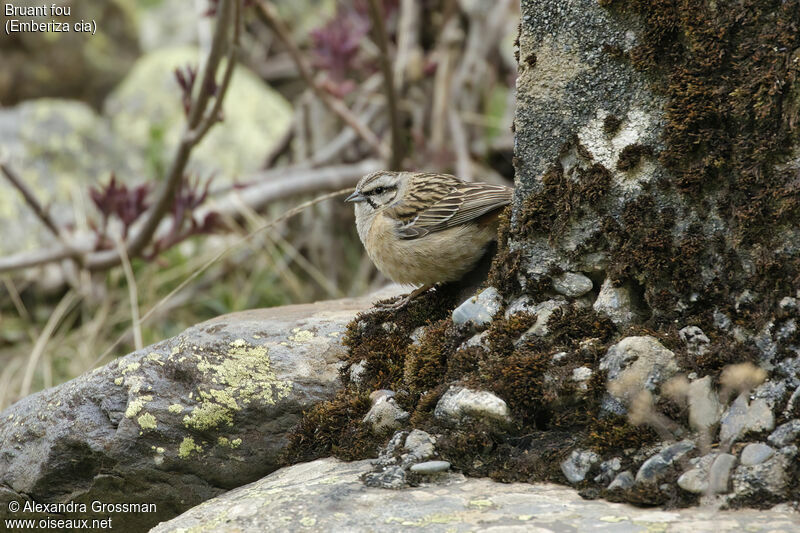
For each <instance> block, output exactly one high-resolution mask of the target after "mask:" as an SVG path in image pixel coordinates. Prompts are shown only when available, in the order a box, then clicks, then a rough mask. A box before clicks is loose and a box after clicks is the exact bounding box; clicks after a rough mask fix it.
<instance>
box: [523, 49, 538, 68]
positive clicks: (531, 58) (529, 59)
mask: <svg viewBox="0 0 800 533" xmlns="http://www.w3.org/2000/svg"><path fill="white" fill-rule="evenodd" d="M525 64H526V65H528V67H529V68H533V67H535V66H536V54H533V53H530V54H528V55H527V56H525Z"/></svg>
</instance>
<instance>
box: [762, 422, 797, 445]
mask: <svg viewBox="0 0 800 533" xmlns="http://www.w3.org/2000/svg"><path fill="white" fill-rule="evenodd" d="M797 437H800V419H798V418H796V419H794V420H790V421H788V422H786V423H785V424H781V425H780V426H778V427H777V429H775V431H773V432H772V434H771V435H770V436H769V438H768V439H767V440H768V441H770V442H771V443H772V444H774V445H775V446H778V447H779V448H782V447H784V446H786V445H788V444H791V442H792V441H794V440H795V439H796V438H797Z"/></svg>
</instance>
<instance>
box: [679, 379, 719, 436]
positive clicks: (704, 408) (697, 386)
mask: <svg viewBox="0 0 800 533" xmlns="http://www.w3.org/2000/svg"><path fill="white" fill-rule="evenodd" d="M686 401H687V402H688V404H689V425H690V426H691V428H692V429H693V430H695V431H708V430H709V429H710V428H711V427H713V426H715V425H716V424H717V423H718V422H719V419H720V416H721V415H722V406H721V405H720V403H719V399H718V398H717V393H716V392H715V391H714V389H713V387H712V386H711V376H705V377H703V378H700V379H696V380H694V381H692V382H691V383H690V384H689V389H688V391H687V393H686Z"/></svg>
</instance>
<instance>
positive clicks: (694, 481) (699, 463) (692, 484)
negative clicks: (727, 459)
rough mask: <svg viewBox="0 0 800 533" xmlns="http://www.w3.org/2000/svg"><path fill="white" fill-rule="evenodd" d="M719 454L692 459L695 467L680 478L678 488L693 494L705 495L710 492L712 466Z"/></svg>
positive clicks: (691, 461)
mask: <svg viewBox="0 0 800 533" xmlns="http://www.w3.org/2000/svg"><path fill="white" fill-rule="evenodd" d="M718 455H719V454H718V453H716V452H714V453H709V454H706V455H704V456H703V457H698V458H696V459H691V460H690V461H689V462H690V463H691V464H692V465H693V466H692V467H691V468H690V469H689V470H687V471H685V472H684V473H683V474H681V475H680V477H679V478H678V486H679V487H680V488H682V489H683V490H685V491H687V492H691V493H692V494H705V493H707V492H708V475H709V470H710V469H711V465H712V464H713V463H714V461H715V460H716V458H717V456H718Z"/></svg>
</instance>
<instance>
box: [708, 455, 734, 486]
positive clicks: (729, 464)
mask: <svg viewBox="0 0 800 533" xmlns="http://www.w3.org/2000/svg"><path fill="white" fill-rule="evenodd" d="M735 465H736V456H735V455H731V454H729V453H721V454H719V455H718V456H717V457H716V459H714V462H713V463H712V464H711V469H710V470H709V472H708V489H709V491H710V492H711V493H712V494H724V493H726V492H728V491H729V488H728V485H729V481H730V477H731V470H732V469H733V467H734V466H735Z"/></svg>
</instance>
